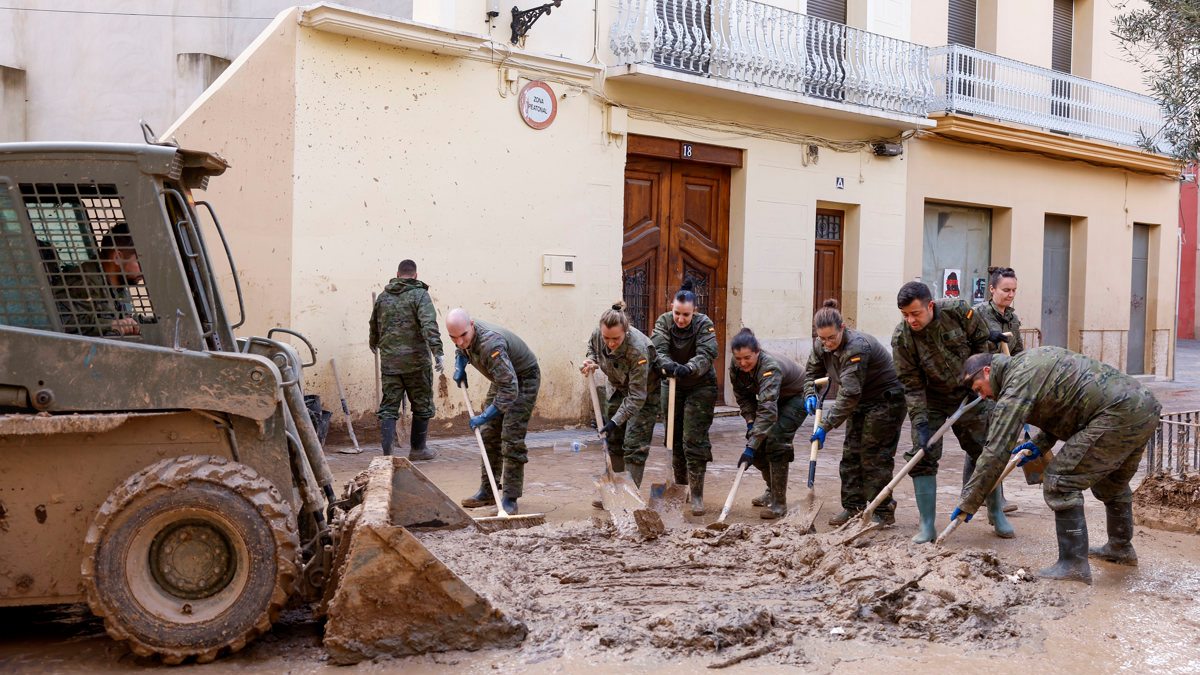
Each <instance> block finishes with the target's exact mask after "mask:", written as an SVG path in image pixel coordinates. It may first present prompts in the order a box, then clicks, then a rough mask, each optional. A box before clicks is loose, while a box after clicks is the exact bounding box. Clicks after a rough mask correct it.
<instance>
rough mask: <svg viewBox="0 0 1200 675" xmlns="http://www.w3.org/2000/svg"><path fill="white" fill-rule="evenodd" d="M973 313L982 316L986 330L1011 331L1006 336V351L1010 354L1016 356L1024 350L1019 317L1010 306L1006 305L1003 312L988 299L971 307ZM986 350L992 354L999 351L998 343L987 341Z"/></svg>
mask: <svg viewBox="0 0 1200 675" xmlns="http://www.w3.org/2000/svg"><path fill="white" fill-rule="evenodd" d="M973 309H974V310H975V313H976V314H978V315H979V316H982V317H983V320H984V321H986V322H987V327H988V330H994V331H999V332H1001V333H1012V337H1010V338H1008V351H1009V355H1010V356H1016V355H1017V354H1020V353H1021V352H1023V351H1025V343H1024V342H1023V341H1022V340H1021V319H1020V317H1018V316H1017V313H1016V312H1014V311H1013V308H1012V307H1006V308H1005V309H1004V311H1003V312H1001V311H1000V308H998V307H996V306H995V305H993V304H992V302H991V301H990V300H989V301H987V302H981V303H979V304H978V305H975V307H974V308H973ZM987 351H988V352H990V353H992V354H999V353H1000V345H997V344H992V343H991V342H989V343H987Z"/></svg>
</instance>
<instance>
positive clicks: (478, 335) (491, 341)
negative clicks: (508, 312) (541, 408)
mask: <svg viewBox="0 0 1200 675" xmlns="http://www.w3.org/2000/svg"><path fill="white" fill-rule="evenodd" d="M456 353H457V354H466V355H467V360H468V361H470V362H471V365H473V366H475V370H478V371H479V372H480V373H482V374H483V376H484V377H486V378H487V379H489V380H491V382H492V384H494V385H496V398H495V400H494V401H492V403H493V404H494V405H495V406H496V408H497V409H498V410H499V411H500V412H502V413H503V412H508V409H509V408H511V407H512V405H513V403H516V401H517V395H518V394H519V393H520V386H519V385H520V380H521V378H522V377H524V376H526V375H530V374H533V373H536V372H537V368H538V362H537V357H536V356H534V355H533V352H532V351H530V350H529V347H528V346H526V344H525V342H524V341H522V340H521V338H519V337H517V336H516V335H514V334H513V333H511V332H510V331H508V330H507V329H505V328H501V327H500V326H495V325H492V324H488V323H484V322H482V321H476V322H475V337H474V338H473V339H472V340H471V344H469V345H467V348H466V349H465V350H463V349H459V350H457V351H456Z"/></svg>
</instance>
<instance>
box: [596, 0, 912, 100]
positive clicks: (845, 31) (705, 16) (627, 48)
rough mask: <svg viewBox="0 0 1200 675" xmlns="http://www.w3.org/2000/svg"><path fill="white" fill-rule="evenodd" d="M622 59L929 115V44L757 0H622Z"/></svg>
mask: <svg viewBox="0 0 1200 675" xmlns="http://www.w3.org/2000/svg"><path fill="white" fill-rule="evenodd" d="M609 46H610V47H611V49H612V51H613V53H614V54H615V55H616V57H617V65H631V64H640V63H644V64H649V65H654V66H657V67H660V68H666V69H669V70H676V71H681V72H685V73H690V74H693V75H698V76H701V77H712V78H720V79H725V80H732V81H737V82H746V83H750V84H755V85H760V86H764V87H771V88H775V89H780V90H784V91H788V92H795V93H800V94H804V95H806V96H810V97H813V98H817V99H824V100H831V101H839V102H845V103H849V104H854V105H860V106H864V107H867V108H873V109H877V110H883V111H888V112H893V113H901V114H905V115H914V116H920V117H925V116H926V115H927V113H928V110H929V107H930V101H931V100H932V96H933V82H932V80H931V79H930V71H929V49H928V48H927V47H924V46H922V45H917V44H913V43H911V42H905V41H903V40H897V39H895V38H891V37H888V36H885V35H879V34H877V33H871V32H868V31H864V30H860V29H857V28H851V27H848V26H845V25H843V24H840V23H836V22H832V21H825V20H823V19H818V18H815V17H811V16H807V15H805V14H800V13H798V12H793V11H790V10H786V9H782V8H780V7H775V6H773V5H768V4H766V3H762V2H755V1H754V0H617V13H616V19H615V20H614V21H613V24H612V28H611V31H610V34H609Z"/></svg>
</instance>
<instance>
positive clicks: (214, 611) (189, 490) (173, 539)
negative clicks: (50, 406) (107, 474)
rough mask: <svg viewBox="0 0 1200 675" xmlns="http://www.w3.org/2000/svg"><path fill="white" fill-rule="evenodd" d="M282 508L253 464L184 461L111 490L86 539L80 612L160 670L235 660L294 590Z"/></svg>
mask: <svg viewBox="0 0 1200 675" xmlns="http://www.w3.org/2000/svg"><path fill="white" fill-rule="evenodd" d="M298 549H299V541H298V537H297V534H296V526H295V519H294V517H293V515H292V510H291V507H290V506H289V505H288V503H287V502H286V501H285V500H284V499H283V497H282V496H281V495H280V494H279V491H278V490H276V489H275V487H274V486H273V485H272V484H271V483H270V482H269V481H267V480H266V479H264V478H263V477H262V476H260V475H259V474H258V473H257V472H255V471H254V470H253V469H251V468H250V467H248V466H246V465H244V464H239V463H237V462H234V461H231V460H228V459H224V458H221V457H211V456H200V455H185V456H183V457H175V458H171V459H165V460H162V461H161V462H157V463H155V464H153V465H151V466H149V467H147V468H146V469H143V470H142V471H139V472H138V473H136V474H134V475H133V476H131V477H129V478H128V479H127V480H126V481H125V482H124V483H123V484H122V485H120V486H118V487H117V488H116V489H115V490H113V491H112V492H111V493H110V494H109V496H108V499H107V500H105V502H104V504H103V505H102V506H101V507H100V510H99V511H98V512H97V513H96V518H95V520H94V521H93V522H92V525H91V527H90V528H89V529H88V533H87V538H86V539H85V551H84V559H83V568H82V572H83V581H84V586H85V588H86V591H87V598H88V605H89V606H90V607H91V609H92V612H93V613H95V614H96V615H97V616H99V617H101V618H103V619H104V626H105V629H107V631H108V634H109V635H110V636H111V637H112V638H113V639H114V640H118V641H121V642H124V643H126V644H127V645H128V646H129V648H130V649H131V650H132V651H133V652H134V653H135V654H137V655H139V656H145V657H158V658H160V659H162V661H163V662H164V663H167V664H177V663H181V662H183V661H184V660H185V659H189V658H195V659H196V661H197V662H199V663H207V662H209V661H212V660H213V659H215V658H216V657H217V656H218V655H219V654H220V653H222V651H225V652H235V651H237V650H239V649H241V648H242V647H244V646H245V645H246V643H248V642H249V641H250V640H252V639H254V638H255V637H257V636H258V635H260V634H262V633H263V632H265V631H266V630H268V629H269V628H270V627H271V624H272V622H274V621H275V619H276V617H277V616H278V615H279V611H280V609H281V608H282V607H283V606H284V604H285V603H286V602H287V600H288V596H289V595H290V594H291V592H292V590H293V587H294V585H295V580H296V574H297V568H296V554H297V551H298Z"/></svg>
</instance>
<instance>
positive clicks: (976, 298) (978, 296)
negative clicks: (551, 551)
mask: <svg viewBox="0 0 1200 675" xmlns="http://www.w3.org/2000/svg"><path fill="white" fill-rule="evenodd" d="M972 288H973V289H974V290H972V291H971V304H972V305H978V304H979V303H981V302H983V301H984V299H985V298H986V297H987V280H986V279H982V278H979V277H976V278H975V283H974V284H973V285H972Z"/></svg>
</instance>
